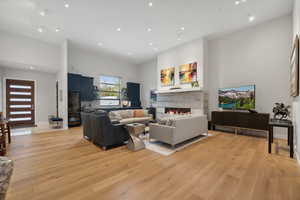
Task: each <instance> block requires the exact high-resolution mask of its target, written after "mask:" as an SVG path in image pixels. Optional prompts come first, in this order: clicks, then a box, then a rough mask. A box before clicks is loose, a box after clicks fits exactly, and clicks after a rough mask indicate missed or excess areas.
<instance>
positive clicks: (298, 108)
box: [291, 0, 300, 164]
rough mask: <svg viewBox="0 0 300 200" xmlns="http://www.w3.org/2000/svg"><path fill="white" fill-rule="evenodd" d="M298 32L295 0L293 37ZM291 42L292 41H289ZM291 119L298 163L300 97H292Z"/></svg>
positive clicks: (298, 12) (299, 8)
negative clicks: (293, 126)
mask: <svg viewBox="0 0 300 200" xmlns="http://www.w3.org/2000/svg"><path fill="white" fill-rule="evenodd" d="M297 34H298V35H299V34H300V0H295V4H294V15H293V36H294V37H293V38H295V36H296V35H297ZM291 44H292V43H291ZM293 121H294V125H295V133H294V135H295V145H296V153H297V156H298V161H299V164H300V157H299V156H300V98H299V97H297V98H294V99H293Z"/></svg>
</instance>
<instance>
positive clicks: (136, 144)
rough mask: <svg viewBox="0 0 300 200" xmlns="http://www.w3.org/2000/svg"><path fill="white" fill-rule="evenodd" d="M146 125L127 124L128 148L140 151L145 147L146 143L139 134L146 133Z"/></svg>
mask: <svg viewBox="0 0 300 200" xmlns="http://www.w3.org/2000/svg"><path fill="white" fill-rule="evenodd" d="M145 128H146V126H145V125H144V124H140V123H133V124H127V125H126V129H127V130H128V132H129V136H130V138H129V141H128V144H127V147H128V149H130V150H132V151H138V150H141V149H144V148H145V144H144V142H143V140H142V139H140V138H139V135H140V134H142V133H144V131H145Z"/></svg>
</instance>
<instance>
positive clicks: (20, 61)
mask: <svg viewBox="0 0 300 200" xmlns="http://www.w3.org/2000/svg"><path fill="white" fill-rule="evenodd" d="M0 44H1V45H0V63H2V64H3V63H4V64H8V65H16V67H17V66H23V65H25V66H28V67H29V66H34V67H35V68H36V69H37V70H40V71H46V72H53V73H54V72H56V71H57V70H58V69H59V67H60V56H61V55H60V47H59V46H56V45H53V44H49V43H46V42H42V41H39V40H35V39H31V38H28V37H25V36H19V35H15V34H11V33H7V32H3V31H1V32H0ZM8 67H9V66H8Z"/></svg>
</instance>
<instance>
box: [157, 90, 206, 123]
mask: <svg viewBox="0 0 300 200" xmlns="http://www.w3.org/2000/svg"><path fill="white" fill-rule="evenodd" d="M153 107H156V114H157V118H158V119H159V118H163V117H166V116H170V114H169V113H166V108H186V109H190V112H191V114H206V115H207V112H208V100H207V95H206V94H205V93H204V92H203V91H201V92H199V91H197V92H182V93H169V94H158V95H157V101H156V103H154V104H153ZM186 109H179V111H180V110H186ZM187 113H188V112H187ZM172 114H174V113H173V112H172Z"/></svg>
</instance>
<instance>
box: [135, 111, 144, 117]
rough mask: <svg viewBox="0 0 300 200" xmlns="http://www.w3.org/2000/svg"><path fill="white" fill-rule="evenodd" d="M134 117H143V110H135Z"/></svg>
mask: <svg viewBox="0 0 300 200" xmlns="http://www.w3.org/2000/svg"><path fill="white" fill-rule="evenodd" d="M133 116H134V117H145V112H144V110H135V111H134V112H133Z"/></svg>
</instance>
